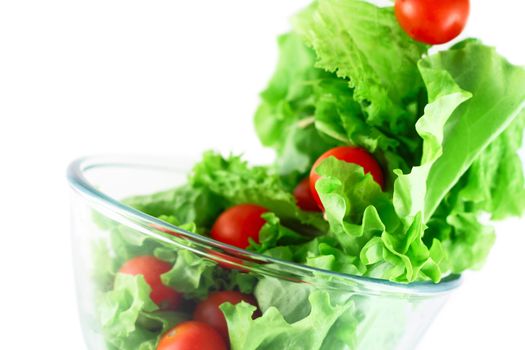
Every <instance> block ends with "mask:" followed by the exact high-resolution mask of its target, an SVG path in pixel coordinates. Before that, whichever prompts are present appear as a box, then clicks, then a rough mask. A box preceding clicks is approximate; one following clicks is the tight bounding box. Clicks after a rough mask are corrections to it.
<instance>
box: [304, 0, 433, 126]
mask: <svg viewBox="0 0 525 350" xmlns="http://www.w3.org/2000/svg"><path fill="white" fill-rule="evenodd" d="M294 29H295V31H296V32H297V33H299V35H301V36H302V37H303V38H304V39H305V40H306V42H307V43H308V44H309V45H310V46H311V47H313V48H314V50H315V52H316V53H317V63H316V66H317V67H319V68H322V69H325V70H327V71H329V72H333V73H336V74H337V76H338V77H341V78H348V79H349V84H350V87H352V88H353V89H354V98H355V100H356V101H358V102H359V103H360V104H361V105H362V107H363V109H364V111H365V112H366V114H367V116H368V118H367V122H368V123H369V124H370V125H373V126H383V127H386V128H387V129H388V130H390V131H391V132H392V133H397V132H406V131H407V130H413V127H414V121H415V118H416V113H415V112H416V110H417V106H415V105H413V103H417V101H418V98H419V95H420V93H421V92H422V87H423V84H422V80H421V77H420V75H419V72H418V70H417V61H418V60H419V59H420V57H421V56H422V54H423V53H424V52H426V50H427V47H426V46H425V45H422V44H419V43H416V42H415V41H413V40H412V39H410V38H409V37H408V35H407V34H406V33H405V32H404V31H403V29H402V28H401V27H400V26H399V24H398V22H397V20H396V18H395V15H394V10H393V8H392V7H378V6H375V5H373V4H370V3H368V2H366V1H362V0H317V1H315V2H314V3H313V4H312V5H311V6H310V7H308V8H307V9H306V10H304V11H303V12H301V13H300V14H299V15H298V16H296V17H295V19H294ZM415 107H416V108H415Z"/></svg>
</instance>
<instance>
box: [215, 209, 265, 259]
mask: <svg viewBox="0 0 525 350" xmlns="http://www.w3.org/2000/svg"><path fill="white" fill-rule="evenodd" d="M266 212H267V210H266V209H265V208H263V207H261V206H258V205H253V204H241V205H236V206H234V207H231V208H229V209H227V210H226V211H225V212H223V213H222V214H221V215H220V216H219V218H218V219H217V220H216V221H215V224H213V227H212V229H211V234H210V235H211V237H212V238H213V239H216V240H217V241H220V242H223V243H227V244H230V245H233V246H236V247H239V248H243V249H245V248H248V246H249V245H250V238H251V239H253V240H254V241H255V242H257V243H258V242H259V231H260V230H261V228H262V227H263V226H264V224H265V223H266V221H265V220H264V219H263V218H262V217H261V215H262V214H264V213H266Z"/></svg>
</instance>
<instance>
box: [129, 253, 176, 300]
mask: <svg viewBox="0 0 525 350" xmlns="http://www.w3.org/2000/svg"><path fill="white" fill-rule="evenodd" d="M169 270H171V264H169V263H167V262H165V261H163V260H160V259H157V258H156V257H154V256H147V255H146V256H138V257H136V258H133V259H131V260H128V261H127V262H125V263H124V265H122V267H121V268H120V270H119V272H120V273H123V274H127V275H142V276H144V279H145V280H146V282H147V283H148V285H149V286H150V288H151V294H150V297H151V300H153V302H154V303H155V304H157V305H158V306H159V308H161V309H165V310H174V309H176V308H177V307H178V306H179V304H180V302H181V298H182V295H181V294H180V293H178V292H177V291H176V290H174V289H172V288H170V287H168V286H166V285H164V284H163V283H162V281H161V279H160V276H161V275H162V274H164V273H166V272H168V271H169Z"/></svg>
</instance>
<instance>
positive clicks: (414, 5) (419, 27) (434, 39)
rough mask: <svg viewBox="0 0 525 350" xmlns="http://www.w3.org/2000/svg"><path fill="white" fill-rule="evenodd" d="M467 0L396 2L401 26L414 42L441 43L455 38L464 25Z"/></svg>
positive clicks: (406, 0)
mask: <svg viewBox="0 0 525 350" xmlns="http://www.w3.org/2000/svg"><path fill="white" fill-rule="evenodd" d="M469 12H470V1H469V0H396V3H395V13H396V17H397V20H398V21H399V24H400V25H401V27H402V28H403V29H404V30H405V32H407V34H408V35H410V36H411V37H412V38H413V39H414V40H417V41H420V42H423V43H426V44H430V45H437V44H444V43H446V42H449V41H450V40H452V39H454V38H455V37H457V36H458V35H459V34H461V32H462V31H463V29H464V28H465V25H466V24H467V20H468V16H469Z"/></svg>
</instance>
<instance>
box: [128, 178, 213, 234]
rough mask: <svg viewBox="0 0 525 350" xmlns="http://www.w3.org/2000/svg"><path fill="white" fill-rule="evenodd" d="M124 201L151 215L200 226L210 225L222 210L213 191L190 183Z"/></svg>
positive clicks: (178, 222)
mask: <svg viewBox="0 0 525 350" xmlns="http://www.w3.org/2000/svg"><path fill="white" fill-rule="evenodd" d="M123 202H124V203H125V204H127V205H129V206H131V207H133V208H135V209H137V210H140V211H142V212H144V213H146V214H149V215H151V216H154V217H160V216H165V217H172V220H175V221H176V222H177V224H187V223H195V224H196V225H197V226H198V227H210V226H211V225H212V224H213V222H214V220H215V218H216V217H217V216H218V215H219V214H220V213H221V210H222V207H221V206H220V205H219V206H218V205H217V202H218V199H217V198H216V197H215V196H214V195H213V194H212V193H210V192H209V191H206V189H203V188H194V187H191V186H189V185H184V186H181V187H178V188H175V189H171V190H167V191H163V192H159V193H155V194H151V195H143V196H135V197H131V198H127V199H125V200H124V201H123Z"/></svg>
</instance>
